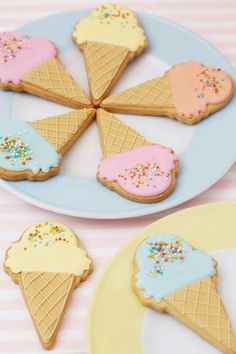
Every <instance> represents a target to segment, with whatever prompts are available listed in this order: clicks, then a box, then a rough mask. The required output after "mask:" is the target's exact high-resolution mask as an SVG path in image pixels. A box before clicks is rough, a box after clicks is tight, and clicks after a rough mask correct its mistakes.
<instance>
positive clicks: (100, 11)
mask: <svg viewBox="0 0 236 354" xmlns="http://www.w3.org/2000/svg"><path fill="white" fill-rule="evenodd" d="M129 16H130V12H128V11H127V10H126V9H124V8H122V7H120V6H119V5H116V4H112V5H101V6H99V7H98V8H97V9H96V10H95V11H94V12H93V13H92V15H91V17H92V18H96V19H98V20H100V22H101V23H103V21H104V20H106V22H107V23H109V22H108V21H109V20H111V21H113V20H120V21H121V22H120V24H121V25H122V26H124V25H125V24H128V19H129Z"/></svg>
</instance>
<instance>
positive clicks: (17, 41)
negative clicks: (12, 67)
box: [0, 32, 30, 64]
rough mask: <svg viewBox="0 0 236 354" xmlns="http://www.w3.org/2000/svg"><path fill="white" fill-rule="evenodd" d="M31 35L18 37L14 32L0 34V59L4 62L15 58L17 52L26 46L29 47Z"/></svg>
mask: <svg viewBox="0 0 236 354" xmlns="http://www.w3.org/2000/svg"><path fill="white" fill-rule="evenodd" d="M29 38H30V37H29V36H22V38H17V37H16V36H15V35H14V34H13V33H8V32H3V33H2V34H1V35H0V61H1V63H2V64H6V63H8V62H9V61H10V60H12V59H14V58H15V57H16V55H17V53H18V52H19V51H20V50H21V49H24V48H29V46H28V44H27V43H26V42H28V39H29Z"/></svg>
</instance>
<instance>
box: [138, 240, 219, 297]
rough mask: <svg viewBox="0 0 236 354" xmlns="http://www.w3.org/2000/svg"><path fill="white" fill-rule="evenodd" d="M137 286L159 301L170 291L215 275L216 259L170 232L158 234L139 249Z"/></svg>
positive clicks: (144, 242)
mask: <svg viewBox="0 0 236 354" xmlns="http://www.w3.org/2000/svg"><path fill="white" fill-rule="evenodd" d="M135 257H136V262H137V266H138V272H137V274H136V275H135V276H136V286H137V288H139V289H142V290H143V292H144V296H145V298H154V299H155V300H156V301H158V302H160V301H161V300H163V299H164V298H165V297H167V296H169V295H170V294H172V293H174V292H176V291H178V290H180V289H181V288H183V287H185V286H188V285H190V284H192V283H194V282H196V281H199V280H201V279H205V278H209V277H212V276H213V275H214V274H215V261H214V259H212V258H211V257H210V256H208V255H207V254H206V253H204V252H202V251H200V250H198V249H196V248H194V247H192V246H191V245H189V244H188V243H187V242H185V241H183V240H182V239H180V238H179V237H177V236H175V235H171V234H157V235H154V236H151V237H149V238H148V239H146V240H144V241H143V242H142V243H141V244H140V245H139V247H138V248H137V250H136V255H135Z"/></svg>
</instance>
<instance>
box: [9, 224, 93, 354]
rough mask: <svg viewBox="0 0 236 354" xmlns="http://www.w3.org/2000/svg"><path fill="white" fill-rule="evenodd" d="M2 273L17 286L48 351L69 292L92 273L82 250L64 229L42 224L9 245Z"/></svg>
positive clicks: (62, 226)
mask: <svg viewBox="0 0 236 354" xmlns="http://www.w3.org/2000/svg"><path fill="white" fill-rule="evenodd" d="M4 270H5V272H6V273H7V274H8V275H9V276H10V277H11V278H12V280H13V281H14V282H15V283H16V284H19V286H20V289H21V292H22V295H23V297H24V300H25V302H26V305H27V307H28V309H29V312H30V315H31V317H32V320H33V323H34V326H35V329H36V331H37V334H38V337H39V340H40V342H41V344H42V346H43V347H44V349H50V348H52V346H53V345H54V342H55V340H56V337H57V333H58V330H59V328H60V324H61V321H62V318H63V315H64V313H65V310H66V307H67V305H68V303H69V300H70V298H71V296H72V291H73V290H74V289H75V288H76V287H77V286H78V285H79V284H80V282H82V281H84V280H85V279H86V278H87V277H88V275H89V274H90V273H91V271H92V262H91V260H90V258H89V257H88V255H87V252H86V250H85V249H83V248H82V246H81V244H80V242H79V239H78V238H77V236H76V235H75V234H74V233H73V232H72V231H71V230H70V229H69V228H68V227H66V226H65V225H62V224H59V223H54V222H42V223H40V224H37V225H34V226H32V227H30V228H29V229H27V230H26V231H25V232H24V233H23V235H22V236H21V238H20V239H19V240H18V241H16V242H13V244H12V245H11V247H10V248H9V249H8V250H7V252H6V259H5V263H4Z"/></svg>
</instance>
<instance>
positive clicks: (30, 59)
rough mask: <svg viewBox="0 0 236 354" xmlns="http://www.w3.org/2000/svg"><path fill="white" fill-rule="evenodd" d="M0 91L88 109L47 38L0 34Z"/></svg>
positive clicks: (83, 95) (84, 99) (78, 89)
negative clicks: (11, 91) (38, 97)
mask: <svg viewBox="0 0 236 354" xmlns="http://www.w3.org/2000/svg"><path fill="white" fill-rule="evenodd" d="M0 88H2V89H4V90H13V91H16V92H19V91H25V92H28V93H30V94H32V95H36V96H40V97H42V98H45V99H48V100H51V101H54V102H57V103H60V104H63V105H66V106H69V107H72V108H75V109H79V108H82V107H88V106H91V102H90V100H89V99H88V98H87V97H86V96H85V94H84V93H83V91H82V89H81V88H80V86H79V85H78V83H77V82H75V80H74V79H73V78H72V77H71V76H70V74H69V73H68V72H67V71H66V70H65V68H64V67H63V65H62V64H61V63H60V60H59V58H58V57H57V49H56V47H55V45H54V44H53V43H52V42H50V41H49V40H47V39H43V38H39V37H35V36H28V35H25V34H23V33H19V32H2V33H0Z"/></svg>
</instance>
